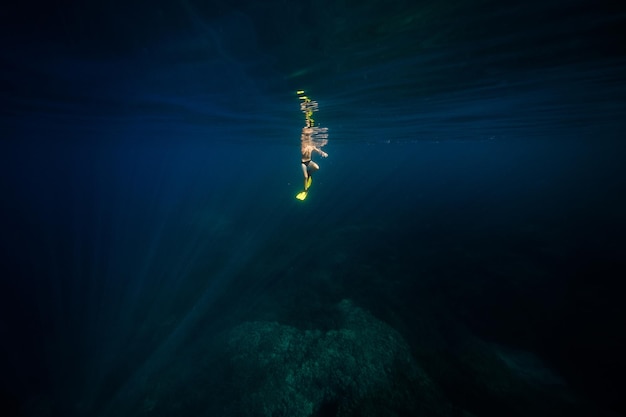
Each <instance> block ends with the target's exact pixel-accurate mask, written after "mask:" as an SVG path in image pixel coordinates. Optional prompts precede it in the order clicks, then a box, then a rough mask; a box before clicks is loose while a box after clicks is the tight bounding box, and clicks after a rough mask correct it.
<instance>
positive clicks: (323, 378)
mask: <svg viewBox="0 0 626 417" xmlns="http://www.w3.org/2000/svg"><path fill="white" fill-rule="evenodd" d="M338 311H339V317H340V318H339V323H338V325H337V327H336V329H332V330H328V331H321V330H301V329H298V328H295V327H291V326H287V325H282V324H279V323H276V322H248V323H244V324H242V325H240V326H238V327H236V328H235V329H233V330H232V332H231V334H230V339H229V349H230V351H231V353H232V366H233V372H234V373H233V376H234V378H235V380H236V382H237V386H238V389H239V390H240V391H239V392H240V402H239V404H238V405H237V406H236V407H237V408H238V409H237V410H231V411H232V412H233V414H240V415H246V416H290V417H308V416H323V415H336V416H352V415H355V416H356V415H360V416H368V415H381V412H384V414H385V415H396V413H398V414H406V413H411V414H413V413H414V412H416V411H417V409H419V410H420V412H421V413H424V414H423V415H438V413H436V412H435V408H437V406H435V404H436V403H438V404H439V405H438V407H441V401H440V400H439V401H437V400H436V398H438V397H439V395H438V394H437V390H436V389H435V387H434V386H433V384H432V383H431V381H430V379H429V378H428V376H427V375H426V374H425V373H424V372H423V371H422V370H421V369H420V368H419V367H418V366H417V364H416V363H415V362H414V360H413V359H412V357H411V354H410V352H409V347H408V345H407V344H406V342H405V341H404V340H403V338H402V337H401V336H400V334H399V333H398V332H396V331H395V330H393V329H392V328H391V327H389V326H388V325H386V324H385V323H383V322H381V321H379V320H377V319H376V318H374V317H373V316H372V315H371V314H369V313H367V312H365V311H364V310H362V309H360V308H358V307H356V306H355V305H353V303H352V302H350V301H348V300H344V301H342V302H341V303H339V305H338Z"/></svg>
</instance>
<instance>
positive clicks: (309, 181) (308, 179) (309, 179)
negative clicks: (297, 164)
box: [306, 177, 313, 190]
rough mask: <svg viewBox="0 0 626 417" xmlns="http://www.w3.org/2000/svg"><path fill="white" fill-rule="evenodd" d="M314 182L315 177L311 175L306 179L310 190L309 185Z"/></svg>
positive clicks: (307, 187)
mask: <svg viewBox="0 0 626 417" xmlns="http://www.w3.org/2000/svg"><path fill="white" fill-rule="evenodd" d="M312 182H313V177H309V178H307V179H306V189H307V190H308V189H309V187H310V186H311V183H312Z"/></svg>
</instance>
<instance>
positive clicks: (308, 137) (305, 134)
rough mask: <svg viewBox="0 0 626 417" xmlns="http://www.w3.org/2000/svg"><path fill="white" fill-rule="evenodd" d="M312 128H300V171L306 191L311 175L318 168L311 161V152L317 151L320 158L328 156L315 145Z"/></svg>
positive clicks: (318, 167)
mask: <svg viewBox="0 0 626 417" xmlns="http://www.w3.org/2000/svg"><path fill="white" fill-rule="evenodd" d="M312 135H313V128H311V127H305V128H303V129H302V137H301V145H300V152H301V153H302V173H303V174H304V191H308V190H309V187H310V186H311V181H312V177H311V176H312V175H313V173H314V172H315V171H317V170H319V169H320V166H319V165H317V164H316V163H315V162H314V161H313V152H317V153H318V154H320V155H321V156H322V158H326V157H328V154H327V153H326V152H324V151H323V150H321V149H319V148H318V147H316V146H315V143H314V142H313V138H312Z"/></svg>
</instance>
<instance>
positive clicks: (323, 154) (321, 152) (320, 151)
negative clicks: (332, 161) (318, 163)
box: [313, 148, 328, 158]
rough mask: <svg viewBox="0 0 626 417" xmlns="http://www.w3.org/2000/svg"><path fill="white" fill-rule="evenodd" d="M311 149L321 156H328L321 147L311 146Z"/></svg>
mask: <svg viewBox="0 0 626 417" xmlns="http://www.w3.org/2000/svg"><path fill="white" fill-rule="evenodd" d="M313 150H314V151H315V152H317V153H318V154H320V155H322V158H326V157H327V156H328V154H327V153H326V152H324V151H323V150H321V149H318V148H313Z"/></svg>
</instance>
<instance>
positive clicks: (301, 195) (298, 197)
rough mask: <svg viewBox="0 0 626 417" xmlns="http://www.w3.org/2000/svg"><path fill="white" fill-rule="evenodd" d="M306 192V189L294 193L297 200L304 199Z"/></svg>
mask: <svg viewBox="0 0 626 417" xmlns="http://www.w3.org/2000/svg"><path fill="white" fill-rule="evenodd" d="M307 194H308V192H307V191H300V192H299V193H298V194H296V198H297V199H298V200H304V199H305V198H306V195H307Z"/></svg>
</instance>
